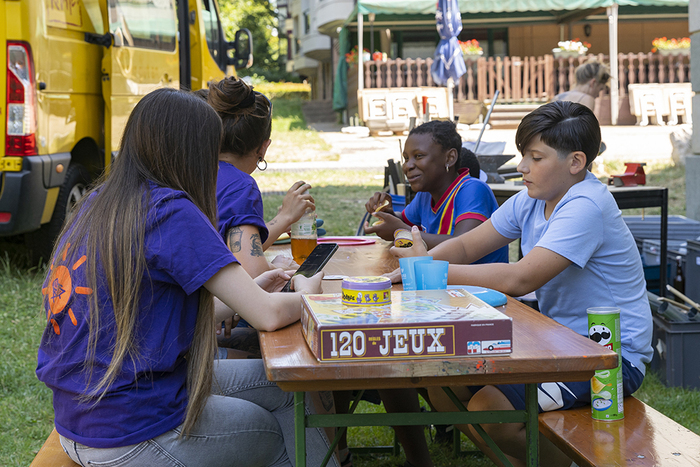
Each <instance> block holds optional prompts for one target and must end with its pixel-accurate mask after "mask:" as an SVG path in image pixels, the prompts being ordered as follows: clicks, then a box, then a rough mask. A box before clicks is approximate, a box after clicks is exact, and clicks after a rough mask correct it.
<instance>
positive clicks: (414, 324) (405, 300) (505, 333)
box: [301, 289, 513, 362]
mask: <svg viewBox="0 0 700 467" xmlns="http://www.w3.org/2000/svg"><path fill="white" fill-rule="evenodd" d="M301 325H302V331H303V333H304V338H305V339H306V342H307V343H308V344H309V347H310V348H311V351H312V353H313V354H314V355H315V356H316V358H317V359H318V360H319V361H321V362H329V361H342V360H346V361H355V360H379V359H399V358H445V357H463V356H471V355H473V356H478V355H486V354H488V355H504V354H509V353H511V352H512V349H513V345H512V339H513V321H512V319H511V318H510V317H508V316H506V315H505V314H503V313H502V312H500V311H498V310H497V309H496V308H494V307H492V306H490V305H488V304H486V303H484V302H483V301H481V300H479V299H478V298H476V297H475V296H474V295H472V294H470V293H469V292H467V291H466V290H462V289H452V290H421V291H414V292H392V293H391V304H390V305H384V306H367V307H349V306H345V305H343V304H342V303H341V294H322V295H305V296H304V297H303V306H302V316H301Z"/></svg>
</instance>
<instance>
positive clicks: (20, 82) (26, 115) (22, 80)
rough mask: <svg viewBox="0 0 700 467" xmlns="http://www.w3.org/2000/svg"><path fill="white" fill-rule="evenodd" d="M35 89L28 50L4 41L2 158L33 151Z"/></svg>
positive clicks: (25, 47)
mask: <svg viewBox="0 0 700 467" xmlns="http://www.w3.org/2000/svg"><path fill="white" fill-rule="evenodd" d="M36 107H37V104H36V86H35V79H34V60H33V59H32V49H31V48H30V47H29V44H27V43H25V42H10V41H8V42H7V127H6V134H5V155H6V156H30V155H33V154H36V153H37V150H36V114H37V112H36Z"/></svg>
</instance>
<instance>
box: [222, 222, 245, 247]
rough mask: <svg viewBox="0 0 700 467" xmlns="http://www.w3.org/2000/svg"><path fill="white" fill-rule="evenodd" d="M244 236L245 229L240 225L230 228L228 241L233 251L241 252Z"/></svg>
mask: <svg viewBox="0 0 700 467" xmlns="http://www.w3.org/2000/svg"><path fill="white" fill-rule="evenodd" d="M242 236H243V231H242V230H241V228H240V227H232V228H231V229H229V231H228V235H227V238H226V243H227V244H228V249H229V250H231V252H232V253H240V251H241V237H242Z"/></svg>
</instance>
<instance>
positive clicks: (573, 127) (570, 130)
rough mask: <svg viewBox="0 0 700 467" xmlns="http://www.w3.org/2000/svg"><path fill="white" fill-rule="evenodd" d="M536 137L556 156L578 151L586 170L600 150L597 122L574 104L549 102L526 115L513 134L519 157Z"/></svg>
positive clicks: (584, 108) (591, 114) (587, 110)
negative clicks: (583, 159) (583, 155)
mask: <svg viewBox="0 0 700 467" xmlns="http://www.w3.org/2000/svg"><path fill="white" fill-rule="evenodd" d="M537 135H539V136H540V139H541V140H542V142H543V143H544V144H546V145H547V146H549V147H551V148H553V149H555V150H556V151H557V154H558V155H559V157H566V155H567V154H569V153H571V152H574V151H582V152H583V153H584V154H585V155H586V167H587V168H588V167H590V165H591V163H592V162H593V161H594V160H595V158H596V156H598V152H599V151H600V125H599V124H598V119H597V118H596V117H595V115H594V114H593V112H592V111H591V110H590V109H589V108H588V107H586V106H585V105H581V104H578V103H576V102H569V101H555V102H550V103H549V104H545V105H543V106H541V107H539V108H537V109H535V110H533V111H532V112H530V113H529V114H527V115H526V116H525V117H524V118H523V120H522V121H521V122H520V125H518V131H517V132H516V133H515V145H516V146H517V148H518V151H520V153H521V154H522V153H523V152H524V151H525V150H526V149H527V147H528V146H529V145H530V143H531V142H532V140H533V139H534V138H535V137H536V136H537Z"/></svg>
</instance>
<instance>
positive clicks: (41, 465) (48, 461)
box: [29, 428, 80, 467]
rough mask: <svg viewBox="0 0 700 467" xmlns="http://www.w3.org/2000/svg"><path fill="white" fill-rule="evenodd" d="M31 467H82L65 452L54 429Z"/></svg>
mask: <svg viewBox="0 0 700 467" xmlns="http://www.w3.org/2000/svg"><path fill="white" fill-rule="evenodd" d="M29 467H80V466H79V465H78V464H76V463H75V462H73V461H72V460H71V458H70V457H68V454H66V453H65V452H63V447H62V446H61V442H60V441H59V440H58V432H57V431H56V429H55V428H54V429H53V431H52V432H51V434H50V435H49V437H48V438H47V439H46V442H45V443H44V445H43V446H42V447H41V449H40V450H39V452H38V453H37V455H36V457H35V458H34V460H33V461H32V463H31V465H30V466H29Z"/></svg>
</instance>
